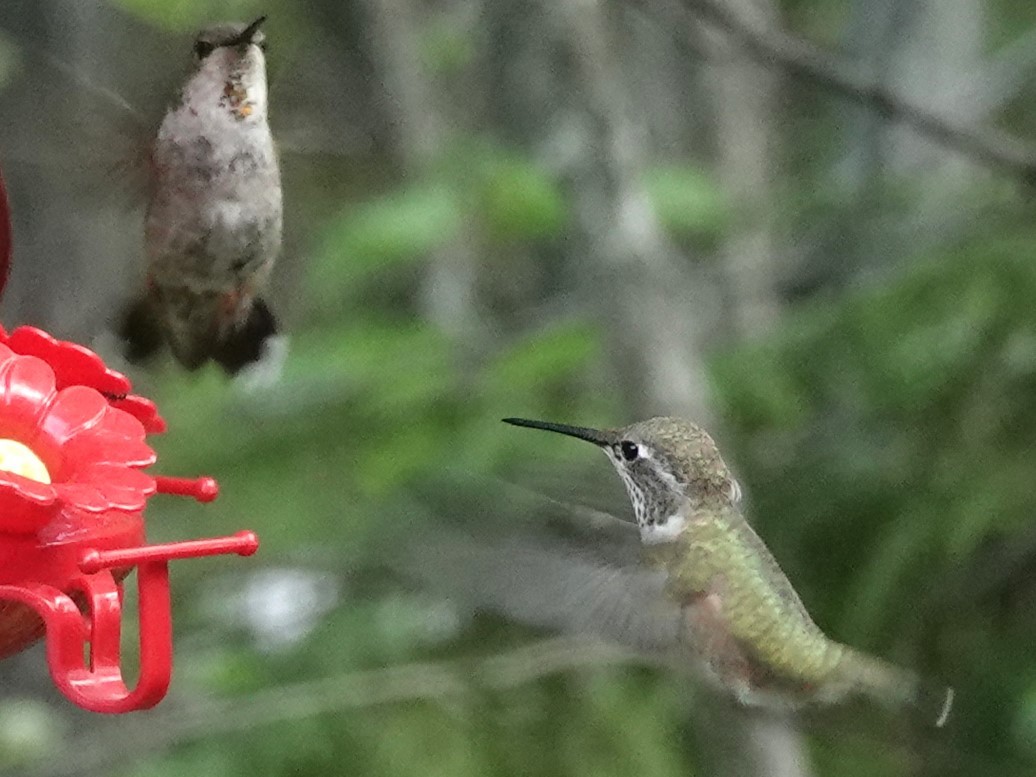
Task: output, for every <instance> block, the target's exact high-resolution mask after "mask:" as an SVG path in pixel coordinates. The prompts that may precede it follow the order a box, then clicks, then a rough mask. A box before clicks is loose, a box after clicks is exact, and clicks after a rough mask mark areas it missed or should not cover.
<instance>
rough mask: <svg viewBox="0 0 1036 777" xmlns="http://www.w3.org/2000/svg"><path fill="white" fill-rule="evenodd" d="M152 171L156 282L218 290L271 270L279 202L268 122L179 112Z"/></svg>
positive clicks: (148, 228) (162, 136)
mask: <svg viewBox="0 0 1036 777" xmlns="http://www.w3.org/2000/svg"><path fill="white" fill-rule="evenodd" d="M152 173H153V174H152V184H151V193H150V194H151V196H150V199H149V202H148V208H147V215H146V222H145V246H146V251H147V254H148V259H149V262H150V274H151V280H152V282H153V283H157V284H159V285H200V286H203V287H209V288H215V289H219V288H223V287H225V286H227V285H228V284H230V283H232V282H235V281H237V280H238V279H242V278H246V279H247V278H252V276H257V275H262V274H264V273H266V272H268V271H269V269H270V266H271V265H272V263H273V260H274V258H275V256H276V254H277V251H278V249H279V247H280V242H281V227H282V203H281V185H280V173H279V169H278V163H277V156H276V151H275V148H274V145H273V139H272V137H271V135H270V132H269V128H268V127H266V125H265V121H264V122H261V123H260V125H256V124H247V125H243V124H236V123H233V122H227V121H225V120H223V119H222V117H218V116H217V115H213V116H209V117H207V120H206V117H203V116H195V115H191V109H189V108H187V107H186V106H181V107H180V108H179V109H178V110H177V111H175V112H173V113H171V114H169V115H168V116H167V117H166V120H165V122H163V126H162V131H160V132H159V136H158V138H157V139H156V142H155V145H154V149H153V154H152ZM252 279H253V280H254V281H256V282H259V281H260V280H261V278H259V277H255V278H252Z"/></svg>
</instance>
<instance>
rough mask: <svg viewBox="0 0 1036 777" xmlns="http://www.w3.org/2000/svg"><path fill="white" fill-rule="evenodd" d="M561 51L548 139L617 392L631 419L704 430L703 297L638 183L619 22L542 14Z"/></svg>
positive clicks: (569, 12) (598, 7) (587, 5)
mask: <svg viewBox="0 0 1036 777" xmlns="http://www.w3.org/2000/svg"><path fill="white" fill-rule="evenodd" d="M542 12H543V13H545V15H546V22H547V23H548V24H549V25H550V28H549V29H550V32H551V34H552V36H553V37H554V39H555V40H556V41H557V45H558V52H557V54H558V56H557V61H559V64H560V65H561V66H560V67H558V68H557V71H556V72H557V76H556V77H557V83H556V89H555V90H554V92H555V95H556V97H555V100H558V102H557V103H556V104H555V105H553V106H552V108H553V115H552V116H551V117H550V118H551V121H550V127H551V134H552V136H551V137H550V138H548V139H547V142H548V143H549V145H550V146H551V150H552V152H553V157H554V162H555V165H556V169H557V170H558V171H559V174H560V176H561V178H562V180H563V181H564V184H565V186H566V188H567V191H568V194H569V200H570V202H571V204H572V208H573V221H572V231H573V238H574V250H573V255H572V258H573V260H574V266H575V267H576V272H577V273H578V274H579V275H580V276H581V277H582V278H584V279H586V283H585V287H586V288H589V289H591V290H592V293H593V298H592V300H591V301H590V302H591V305H592V306H593V308H594V309H595V311H596V313H597V315H598V316H599V318H600V319H601V321H602V323H603V326H604V329H605V331H606V332H607V335H608V339H609V343H610V349H611V355H612V358H613V364H614V368H615V374H616V378H617V382H618V387H619V389H620V391H621V392H622V393H623V394H624V396H625V398H626V401H627V405H628V407H629V408H630V410H631V412H632V413H633V414H634V416H643V415H647V414H651V413H659V412H668V413H674V414H677V415H685V416H689V417H692V418H697V419H700V420H702V421H703V423H708V417H709V413H708V401H707V391H706V386H705V380H704V369H703V363H702V342H701V331H702V321H701V319H702V317H703V313H704V312H705V310H706V308H705V306H704V305H703V304H702V300H703V299H704V298H705V292H706V290H705V289H704V288H702V284H701V283H698V284H694V283H692V279H691V267H690V265H689V263H688V262H687V260H686V258H685V257H681V256H680V255H679V254H678V253H677V251H676V249H675V248H674V246H673V245H672V244H671V243H670V241H669V240H668V239H667V237H666V235H665V234H664V233H663V231H662V228H661V225H660V224H659V222H658V219H657V218H656V217H655V214H654V212H653V210H652V208H651V204H650V202H649V201H648V197H647V192H646V191H645V189H644V186H643V182H642V180H641V178H642V174H643V170H644V157H645V153H646V149H645V148H644V146H643V140H644V129H643V127H642V126H640V125H639V124H637V123H636V122H635V121H634V120H633V118H632V116H631V111H630V103H629V100H628V97H627V94H626V90H625V89H624V86H623V78H622V72H621V68H620V67H619V62H618V50H619V49H618V48H617V47H616V45H615V39H614V37H613V36H614V30H615V27H614V22H615V21H616V19H615V17H616V14H618V13H620V10H619V9H618V8H616V7H614V6H612V5H610V4H608V3H605V2H601V1H600V0H563V2H548V3H545V4H544V5H543V6H542Z"/></svg>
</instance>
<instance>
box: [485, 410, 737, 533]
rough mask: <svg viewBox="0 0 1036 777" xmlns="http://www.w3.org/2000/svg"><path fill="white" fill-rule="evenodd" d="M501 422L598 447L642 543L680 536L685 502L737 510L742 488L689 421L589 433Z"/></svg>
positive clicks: (512, 420)
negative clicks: (619, 482)
mask: <svg viewBox="0 0 1036 777" xmlns="http://www.w3.org/2000/svg"><path fill="white" fill-rule="evenodd" d="M504 422H505V423H509V424H513V425H515V426H527V427H529V428H532V429H544V430H546V431H550V432H558V433H560V434H566V435H568V436H570V437H578V438H579V439H580V440H586V441H587V442H592V443H593V444H594V445H597V446H598V447H600V448H601V449H602V450H603V451H604V453H605V455H606V456H607V457H608V459H609V460H610V461H611V463H612V464H613V465H614V466H615V469H616V470H617V471H618V473H619V476H620V477H621V478H622V482H623V484H624V485H625V486H626V492H627V493H628V494H629V497H630V501H631V502H632V503H633V510H634V513H635V514H636V517H637V524H638V525H639V526H640V529H641V537H642V539H643V540H644V541H645V542H659V541H666V540H671V539H673V538H674V537H675V536H676V535H677V534H679V532H680V531H681V530H682V528H683V525H684V521H685V518H684V516H683V513H684V512H685V511H684V509H683V508H684V507H685V505H686V504H687V503H688V502H690V503H691V504H692V505H694V504H701V503H704V502H708V501H715V500H720V501H725V502H729V503H731V504H736V503H737V502H738V501H740V499H741V488H740V486H739V485H738V483H737V481H736V480H735V479H734V477H733V476H732V475H731V473H730V470H729V469H728V468H727V465H726V464H725V463H724V461H723V459H722V458H721V457H720V455H719V450H718V449H717V448H716V443H715V442H713V440H712V438H711V437H710V436H709V434H708V433H707V432H706V431H705V430H704V429H702V428H701V427H700V426H698V425H697V424H694V423H691V422H690V421H684V420H682V419H680V418H668V417H659V418H651V419H649V420H647V421H641V422H639V423H636V424H631V425H630V426H625V427H622V428H621V429H589V428H586V427H581V426H567V425H565V424H554V423H549V422H546V421H529V420H526V419H523V418H505V419H504Z"/></svg>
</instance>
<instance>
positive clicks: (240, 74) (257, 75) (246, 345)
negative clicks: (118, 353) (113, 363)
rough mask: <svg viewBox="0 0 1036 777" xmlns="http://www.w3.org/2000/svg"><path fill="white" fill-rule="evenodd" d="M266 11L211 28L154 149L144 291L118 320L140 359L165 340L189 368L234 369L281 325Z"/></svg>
mask: <svg viewBox="0 0 1036 777" xmlns="http://www.w3.org/2000/svg"><path fill="white" fill-rule="evenodd" d="M265 20H266V17H265V16H261V17H259V18H258V19H256V20H255V21H253V22H252V23H251V24H247V25H245V24H222V25H218V26H214V27H210V28H207V29H205V30H203V31H202V32H201V33H200V34H199V35H198V37H197V39H196V40H195V42H194V60H195V66H194V69H193V71H192V73H191V74H190V76H189V77H188V79H187V82H186V83H185V84H184V86H183V88H182V89H181V91H180V95H179V99H178V100H177V101H176V102H175V103H174V104H173V105H172V107H170V108H169V110H168V112H167V113H166V115H165V118H164V119H163V121H162V123H161V126H160V127H159V130H158V134H157V137H155V139H154V142H153V144H152V145H151V148H150V159H149V160H148V161H149V181H148V201H147V211H146V216H145V229H144V246H145V251H146V254H147V259H148V273H147V288H146V291H145V294H144V296H143V297H142V298H141V299H139V300H138V301H137V302H135V303H134V304H133V305H132V306H130V308H129V309H128V310H127V311H126V314H125V316H124V318H123V321H122V325H121V327H120V329H121V334H122V336H123V337H124V338H125V339H126V340H127V343H128V348H127V355H128V356H129V358H130V359H131V360H140V359H145V358H147V357H149V356H151V355H153V354H154V353H155V351H157V350H158V349H159V348H160V347H161V346H162V344H163V342H164V343H167V344H168V345H169V346H170V348H171V350H172V352H173V355H174V356H175V357H176V359H177V360H178V361H179V362H180V363H181V364H182V365H183V366H184V367H186V368H187V369H191V370H193V369H196V368H198V367H200V366H201V365H203V364H204V363H206V362H207V361H208V360H210V359H212V360H214V361H215V362H217V363H218V364H220V365H221V366H222V367H223V368H224V369H225V370H227V372H229V373H231V374H233V373H235V372H237V371H238V370H239V369H241V368H242V367H244V366H245V365H246V364H248V363H250V362H253V361H256V360H258V359H259V358H260V357H261V356H262V353H263V349H262V346H263V343H264V341H265V340H266V339H267V338H268V337H270V336H271V335H273V334H274V333H275V332H276V329H277V326H276V322H275V320H274V317H273V315H272V313H271V312H270V309H269V308H268V307H267V306H266V303H265V302H264V301H263V300H262V299H261V298H260V296H259V295H260V294H261V292H262V290H263V288H264V286H265V284H266V282H267V279H268V278H269V275H270V271H271V269H272V267H273V263H274V260H275V259H276V257H277V253H278V252H279V250H280V247H281V221H282V207H281V180H280V171H279V167H278V160H277V152H276V149H275V147H274V143H273V137H272V135H271V134H270V127H269V124H268V123H267V88H266V59H265V55H264V48H265V42H264V36H263V33H262V31H261V30H260V27H261V25H262V24H263V22H264V21H265Z"/></svg>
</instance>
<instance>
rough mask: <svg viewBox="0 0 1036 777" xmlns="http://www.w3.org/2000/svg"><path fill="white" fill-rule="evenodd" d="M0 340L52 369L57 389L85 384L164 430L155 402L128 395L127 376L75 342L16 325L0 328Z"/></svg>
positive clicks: (157, 429) (147, 425) (147, 427)
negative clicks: (5, 328) (12, 329)
mask: <svg viewBox="0 0 1036 777" xmlns="http://www.w3.org/2000/svg"><path fill="white" fill-rule="evenodd" d="M0 343H3V344H4V345H6V346H7V347H8V348H10V349H11V350H12V351H14V352H15V353H18V354H23V355H25V356H36V357H37V358H40V359H42V360H43V361H45V362H46V363H47V364H48V365H50V368H51V369H52V370H53V371H54V378H55V381H56V386H57V389H58V390H59V391H60V390H61V389H64V388H68V387H69V386H88V387H89V388H92V389H94V390H96V391H99V392H100V393H101V394H103V395H104V396H105V397H107V399H108V401H109V402H110V403H111V404H112V405H114V406H115V407H117V408H119V409H120V410H123V411H124V412H127V413H129V414H130V415H131V416H133V417H134V418H136V419H137V420H138V421H140V423H141V424H143V425H144V429H145V430H146V431H148V432H152V433H158V432H164V431H165V428H166V426H165V421H164V420H163V418H162V416H160V415H159V414H158V409H157V408H156V407H155V403H154V402H152V401H151V400H150V399H147V398H146V397H142V396H139V395H136V394H131V393H130V391H131V390H132V388H133V385H132V384H131V383H130V381H129V378H127V377H126V376H125V375H123V374H122V373H121V372H116V371H115V370H113V369H110V368H109V367H108V366H107V365H105V363H104V360H103V359H102V358H101V357H100V356H98V355H97V354H96V353H94V352H93V351H91V350H90V349H89V348H86V347H84V346H82V345H79V344H78V343H72V342H69V341H67V340H58V339H56V338H54V337H51V336H50V335H49V334H47V333H46V332H44V331H43V330H42V329H36V327H32V326H20V327H18V328H17V329H15V330H14V331H13V332H11V333H10V334H7V333H6V332H5V331H4V329H3V327H0Z"/></svg>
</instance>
